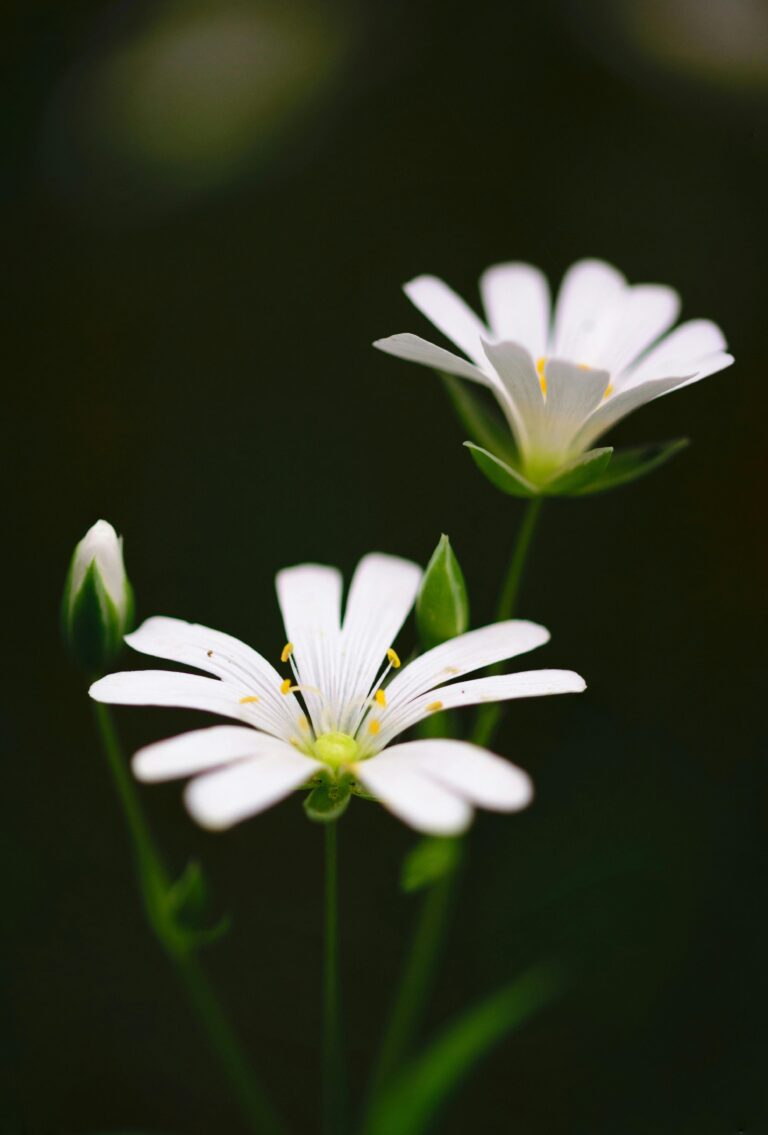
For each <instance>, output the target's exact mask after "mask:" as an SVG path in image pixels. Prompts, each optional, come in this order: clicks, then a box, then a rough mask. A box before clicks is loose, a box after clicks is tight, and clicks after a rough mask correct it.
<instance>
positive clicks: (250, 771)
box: [184, 737, 319, 831]
mask: <svg viewBox="0 0 768 1135" xmlns="http://www.w3.org/2000/svg"><path fill="white" fill-rule="evenodd" d="M318 767H319V766H318V764H317V762H316V761H312V760H310V759H309V757H303V756H302V755H301V753H297V752H296V750H295V749H292V748H291V746H290V745H286V744H285V743H284V742H282V741H277V740H275V739H273V738H268V737H265V738H264V748H263V750H262V753H261V754H260V755H259V756H258V757H254V758H253V759H252V760H245V761H240V762H239V763H238V764H235V765H232V766H231V767H230V768H226V769H224V770H219V771H218V772H212V773H208V774H207V775H205V776H199V777H198V778H197V779H196V780H193V781H192V783H191V784H189V785H188V786H187V789H186V791H185V793H184V800H185V803H186V805H187V808H188V809H189V812H190V815H191V816H192V817H193V819H195V820H197V822H198V823H199V824H201V825H202V826H203V827H204V828H210V829H211V830H213V831H221V830H222V829H224V828H230V827H232V825H233V824H237V823H239V822H240V820H245V819H246V818H247V817H248V816H255V815H256V814H257V813H258V812H263V811H265V809H267V808H269V807H271V806H272V805H273V804H276V803H277V802H278V800H282V799H283V797H285V796H287V795H288V793H289V792H291V791H292V790H293V789H294V788H298V787H299V786H300V785H302V784H304V783H305V782H306V781H307V780H309V779H310V777H312V776H313V775H314V774H315V773H316V772H317V769H318Z"/></svg>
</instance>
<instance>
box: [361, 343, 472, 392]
mask: <svg viewBox="0 0 768 1135" xmlns="http://www.w3.org/2000/svg"><path fill="white" fill-rule="evenodd" d="M373 345H374V347H378V349H379V350H380V351H384V352H385V353H386V354H388V355H395V356H396V357H397V358H399V359H407V360H408V361H409V362H412V363H423V364H424V366H428V367H433V368H434V369H435V370H443V371H446V373H447V374H457V375H459V376H460V377H461V378H469V379H471V380H472V381H473V382H481V383H482V384H483V385H484V386H488V385H489V381H488V376H487V375H485V374H484V373H483V371H482V370H480V368H479V367H476V366H475V365H474V364H473V363H469V362H467V360H466V359H462V358H461V357H460V356H459V355H454V354H453V353H452V352H451V351H446V349H445V348H444V347H437V346H435V344H434V343H429V342H427V340H426V339H422V338H420V336H418V335H411V334H410V333H409V332H405V333H403V334H400V335H390V336H389V337H388V338H386V339H377V340H376V342H375V343H374V344H373Z"/></svg>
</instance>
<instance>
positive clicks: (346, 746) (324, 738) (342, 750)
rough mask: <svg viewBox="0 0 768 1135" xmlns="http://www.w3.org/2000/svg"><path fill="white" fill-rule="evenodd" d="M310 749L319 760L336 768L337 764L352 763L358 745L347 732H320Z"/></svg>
mask: <svg viewBox="0 0 768 1135" xmlns="http://www.w3.org/2000/svg"><path fill="white" fill-rule="evenodd" d="M312 751H313V752H314V755H315V756H316V757H317V759H318V760H319V761H323V763H324V764H326V765H330V766H331V768H338V767H339V765H348V764H352V762H353V761H354V760H355V759H356V758H357V756H358V753H359V751H360V746H359V745H358V743H357V741H356V740H355V739H354V737H350V735H349V733H321V734H320V736H319V737H318V738H317V739H316V741H315V742H314V744H313V745H312Z"/></svg>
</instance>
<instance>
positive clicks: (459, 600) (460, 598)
mask: <svg viewBox="0 0 768 1135" xmlns="http://www.w3.org/2000/svg"><path fill="white" fill-rule="evenodd" d="M416 624H417V626H418V630H419V638H420V639H421V644H422V646H423V647H424V649H425V650H429V649H430V648H431V647H433V646H439V645H440V643H441V642H446V641H447V639H449V638H455V637H456V635H460V634H463V633H464V631H465V630H466V629H467V627H468V625H469V601H468V599H467V585H466V583H465V582H464V575H463V573H462V570H461V568H460V567H459V561H458V560H457V559H456V556H455V555H454V552H453V548H452V547H451V542H450V540H449V539H448V537H447V536H446V535H442V536H441V537H440V542H439V543H438V545H437V547H436V548H435V551H434V553H433V555H432V559H431V560H430V561H429V563H428V564H427V570H426V571H425V572H424V578H423V580H422V581H421V588H420V589H419V595H418V598H417V600H416Z"/></svg>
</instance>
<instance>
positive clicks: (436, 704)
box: [427, 701, 443, 713]
mask: <svg viewBox="0 0 768 1135" xmlns="http://www.w3.org/2000/svg"><path fill="white" fill-rule="evenodd" d="M442 708H443V703H442V702H441V701H433V702H430V703H429V705H428V706H427V713H437V711H438V710H439V709H442Z"/></svg>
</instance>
